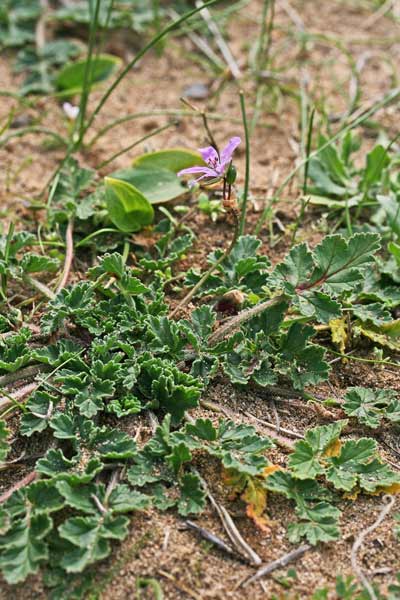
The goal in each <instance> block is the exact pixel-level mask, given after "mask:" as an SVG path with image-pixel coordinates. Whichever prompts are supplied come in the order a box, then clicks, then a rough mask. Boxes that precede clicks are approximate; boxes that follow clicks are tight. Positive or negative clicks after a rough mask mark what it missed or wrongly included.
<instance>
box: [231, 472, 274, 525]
mask: <svg viewBox="0 0 400 600" xmlns="http://www.w3.org/2000/svg"><path fill="white" fill-rule="evenodd" d="M280 468H281V467H279V466H278V465H268V466H267V467H265V469H264V470H263V473H262V475H261V476H260V477H250V476H248V475H243V474H242V473H238V472H237V471H235V470H234V469H224V470H223V474H222V479H223V482H224V483H225V484H226V485H228V486H229V487H230V488H232V491H233V493H234V496H233V497H236V496H237V495H238V494H239V493H242V495H241V496H240V497H241V499H242V500H243V502H245V503H246V505H247V506H246V514H247V516H248V517H249V518H250V519H252V520H253V521H254V523H255V524H256V525H257V527H258V528H259V529H261V530H262V531H264V532H268V531H269V528H268V523H269V521H268V519H266V518H265V517H263V513H264V511H265V508H266V506H267V490H266V489H265V487H264V479H266V478H267V477H269V475H272V473H275V471H279V470H280Z"/></svg>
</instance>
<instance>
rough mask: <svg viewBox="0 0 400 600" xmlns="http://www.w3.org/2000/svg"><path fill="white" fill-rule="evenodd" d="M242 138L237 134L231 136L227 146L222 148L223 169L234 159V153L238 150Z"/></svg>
mask: <svg viewBox="0 0 400 600" xmlns="http://www.w3.org/2000/svg"><path fill="white" fill-rule="evenodd" d="M241 141H242V140H241V139H240V137H238V136H235V137H233V138H231V139H230V140H229V142H228V143H227V145H226V146H225V148H224V149H223V150H222V152H221V167H222V170H223V169H224V168H225V167H226V165H227V164H228V163H229V162H231V159H232V154H233V153H234V151H235V150H236V148H237V147H238V146H239V144H240V142H241Z"/></svg>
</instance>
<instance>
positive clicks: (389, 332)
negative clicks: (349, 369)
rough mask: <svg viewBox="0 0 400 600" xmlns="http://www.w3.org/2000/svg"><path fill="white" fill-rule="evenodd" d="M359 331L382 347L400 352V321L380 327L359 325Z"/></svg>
mask: <svg viewBox="0 0 400 600" xmlns="http://www.w3.org/2000/svg"><path fill="white" fill-rule="evenodd" d="M357 331H358V332H359V333H361V334H362V335H364V336H365V337H367V338H369V339H370V340H372V341H373V342H375V343H377V344H380V345H381V346H385V347H386V348H390V350H394V351H396V352H399V351H400V319H397V320H396V321H391V322H390V323H383V324H382V325H380V326H379V327H377V326H374V325H368V326H364V325H359V326H358V327H357Z"/></svg>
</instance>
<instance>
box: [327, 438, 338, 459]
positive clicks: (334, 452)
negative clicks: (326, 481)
mask: <svg viewBox="0 0 400 600" xmlns="http://www.w3.org/2000/svg"><path fill="white" fill-rule="evenodd" d="M341 449H342V442H341V441H340V440H339V439H337V440H334V441H333V442H332V444H330V445H329V446H328V447H327V449H326V450H325V452H324V456H339V454H340V452H341Z"/></svg>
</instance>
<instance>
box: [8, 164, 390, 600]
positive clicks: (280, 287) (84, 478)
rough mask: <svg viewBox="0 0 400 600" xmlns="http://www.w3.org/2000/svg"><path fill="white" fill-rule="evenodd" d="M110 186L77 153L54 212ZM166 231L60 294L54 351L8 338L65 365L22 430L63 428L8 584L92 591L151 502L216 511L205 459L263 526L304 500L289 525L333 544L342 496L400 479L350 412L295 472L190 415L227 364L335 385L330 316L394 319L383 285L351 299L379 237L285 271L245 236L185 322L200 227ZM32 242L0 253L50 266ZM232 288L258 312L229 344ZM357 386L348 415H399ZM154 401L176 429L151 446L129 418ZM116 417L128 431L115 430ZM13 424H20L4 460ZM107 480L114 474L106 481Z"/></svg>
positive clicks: (307, 447) (292, 534) (22, 528)
mask: <svg viewBox="0 0 400 600" xmlns="http://www.w3.org/2000/svg"><path fill="white" fill-rule="evenodd" d="M92 182H93V173H92V172H91V171H89V170H85V169H81V168H80V167H79V165H78V164H77V163H75V162H73V161H70V162H68V163H66V165H65V166H64V170H63V171H62V172H61V173H60V176H59V179H58V183H57V185H56V187H55V188H54V195H53V202H54V204H53V206H52V208H51V210H52V211H53V212H52V213H51V214H52V215H53V222H57V223H59V224H61V226H64V224H65V222H66V221H67V220H69V219H71V218H75V219H77V222H78V223H79V221H80V217H79V210H80V209H79V207H80V205H81V204H80V200H81V199H80V196H81V195H82V193H84V192H86V191H87V190H88V188H89V186H90V185H91V184H92ZM120 184H121V185H129V184H125V183H124V182H122V181H119V182H118V185H120ZM90 218H92V217H90ZM93 218H94V216H93ZM157 232H158V233H160V234H161V237H160V238H159V239H158V241H157V243H156V247H155V253H157V254H156V256H155V255H154V254H152V255H150V254H147V255H145V256H139V257H138V260H137V262H136V263H135V265H134V266H133V267H131V266H129V263H128V261H127V260H126V259H125V257H123V256H121V255H120V254H119V253H117V252H107V253H105V254H103V255H102V256H101V257H99V258H98V259H97V262H96V264H95V265H94V266H93V267H91V268H90V269H89V271H88V277H87V280H86V281H81V282H78V283H76V284H74V285H72V286H70V287H67V288H64V289H62V290H61V291H60V292H59V293H58V294H57V295H56V297H55V298H54V299H53V300H51V301H49V302H48V304H47V306H46V307H45V309H44V310H43V314H42V317H41V327H42V333H43V334H44V335H52V336H53V340H56V341H54V342H53V343H49V344H47V345H44V346H43V347H38V346H37V344H32V343H31V342H30V332H29V331H28V329H24V328H20V329H19V330H17V331H16V332H14V333H12V334H9V333H7V335H6V336H3V337H2V340H1V345H0V367H1V369H2V371H3V372H4V373H7V372H12V371H15V370H18V369H20V368H21V367H22V366H24V365H27V364H33V365H39V366H40V365H43V368H44V369H46V370H48V372H47V373H46V376H45V377H42V376H40V378H39V379H38V388H37V390H36V391H35V392H34V393H32V394H31V396H30V397H29V398H28V399H27V402H26V404H25V410H24V413H23V415H22V417H21V421H20V429H19V434H20V435H23V436H25V437H28V438H32V437H33V439H35V436H41V439H43V440H52V443H51V444H50V446H49V447H48V450H47V452H46V453H45V455H44V456H42V457H41V458H39V460H38V461H37V462H36V465H35V467H34V468H35V472H36V473H37V474H38V477H40V479H39V480H38V481H37V482H35V483H33V484H31V485H29V486H28V487H27V488H25V489H24V490H23V491H19V492H16V493H14V494H13V495H12V496H11V498H10V499H9V500H8V501H7V502H6V503H5V504H4V506H3V507H2V509H1V511H0V529H1V530H2V531H4V534H2V538H1V541H0V565H1V569H2V571H3V573H4V576H5V577H6V579H7V581H10V582H19V581H22V580H24V579H25V577H26V576H28V575H29V574H30V573H35V572H37V571H38V570H39V569H42V568H43V567H45V566H46V568H47V569H48V571H47V575H46V578H47V581H48V582H49V585H50V586H51V587H54V594H56V591H57V590H58V591H57V593H60V594H61V597H62V593H63V592H62V590H63V589H65V578H68V581H69V582H70V589H71V590H83V589H85V585H84V583H83V582H82V580H81V579H80V578H79V574H80V573H82V572H85V573H87V572H88V571H87V569H88V568H89V567H90V566H91V565H93V564H94V563H96V562H97V561H99V560H103V559H104V558H105V557H106V556H108V555H109V553H110V552H111V548H112V544H113V543H116V542H118V541H121V540H123V539H124V538H125V536H126V535H127V531H128V529H127V528H128V523H129V518H128V517H127V516H126V515H127V514H128V513H131V512H134V511H136V510H146V509H147V508H148V507H149V506H150V505H152V506H154V507H155V508H156V509H158V510H169V509H172V508H174V509H175V510H177V512H178V513H179V514H180V515H182V516H187V515H190V514H197V513H200V512H202V511H203V510H204V507H205V503H206V493H205V490H204V486H203V483H202V480H201V478H200V476H199V474H198V473H197V472H196V471H194V470H193V462H194V461H196V460H197V458H198V457H204V456H206V457H207V459H208V460H210V461H215V463H216V464H218V465H220V467H221V468H222V469H223V474H224V479H223V480H224V481H225V483H227V485H231V486H232V487H233V488H234V489H235V490H236V491H238V490H239V492H240V493H241V494H242V499H243V500H245V501H246V502H247V504H248V514H249V515H250V516H253V517H254V518H255V521H256V522H258V523H259V524H261V523H262V513H263V511H264V510H265V508H266V495H267V492H268V493H270V494H271V495H273V494H279V495H283V496H284V497H285V498H287V499H288V500H289V501H290V502H293V503H294V506H295V509H294V513H295V515H296V517H297V521H294V522H292V523H290V524H289V526H288V535H289V539H290V540H291V541H293V542H297V541H298V540H299V539H301V538H306V539H307V540H308V541H309V542H310V543H311V544H317V543H320V542H329V541H332V540H334V539H337V538H338V537H339V535H340V529H339V517H340V511H339V509H338V508H337V507H336V506H335V502H336V500H337V498H338V494H339V493H340V492H346V493H351V494H354V495H356V494H357V493H359V492H365V493H379V492H381V491H382V492H383V491H384V490H385V489H387V487H388V486H391V485H392V484H397V483H398V476H397V474H396V473H394V472H392V471H391V469H390V468H389V467H388V465H386V464H385V463H383V462H382V461H381V460H380V459H379V457H378V456H377V446H376V442H374V440H372V439H369V438H362V439H361V440H347V441H346V442H343V443H342V442H341V441H340V435H341V432H342V430H343V428H344V426H345V425H346V421H339V422H337V423H334V424H332V425H328V426H324V427H316V428H314V429H311V430H309V431H308V432H307V433H306V435H305V437H304V440H300V441H298V442H296V444H295V448H294V451H293V452H292V454H291V455H290V457H289V460H288V468H287V469H286V470H285V471H276V466H275V465H273V464H271V462H270V460H269V457H268V455H267V453H268V452H269V451H270V449H271V448H272V446H273V442H272V440H270V439H268V438H262V437H260V436H258V435H257V434H256V432H255V431H254V429H253V428H252V427H250V426H247V425H241V424H236V423H234V422H232V421H221V422H220V423H219V424H218V425H217V426H216V425H214V424H213V423H212V422H211V421H210V420H208V419H197V420H196V421H192V420H191V419H190V417H188V421H189V422H187V423H186V424H184V425H181V422H182V420H183V418H184V417H185V415H187V413H188V411H190V410H191V409H193V408H196V407H197V406H198V403H199V400H200V397H201V394H202V393H203V391H204V390H205V389H206V387H207V386H208V385H210V384H211V383H212V381H213V379H214V378H215V376H216V374H217V373H221V372H222V373H224V374H225V375H226V376H227V377H228V378H229V379H230V381H231V382H232V383H234V384H241V385H243V384H246V383H247V382H249V381H251V382H253V384H256V385H260V386H266V387H268V386H269V385H273V384H275V383H277V382H280V381H286V382H290V384H291V385H292V386H293V387H295V388H297V389H301V390H302V389H304V387H306V386H308V385H315V384H317V383H318V382H320V381H323V380H325V379H326V378H327V376H328V372H329V366H328V364H327V362H326V360H325V350H324V348H323V347H322V346H320V345H319V344H317V343H315V340H314V338H315V336H316V331H317V330H316V327H315V325H316V324H317V323H320V322H329V321H330V320H331V319H332V318H336V317H337V316H338V315H341V314H342V309H343V308H345V309H346V310H347V311H348V312H349V314H350V318H352V319H354V323H355V324H357V323H364V322H365V323H370V322H372V321H373V322H375V323H378V322H379V323H380V322H381V321H383V322H385V323H392V321H391V320H390V318H391V317H390V313H389V311H388V310H387V309H381V308H380V307H379V305H378V303H379V301H378V300H377V299H376V297H375V296H373V294H371V296H370V297H366V296H365V295H364V296H363V297H362V298H360V301H359V302H358V303H357V302H355V303H354V309H353V312H350V311H349V305H350V304H351V303H352V298H353V295H354V294H355V293H356V292H355V286H357V287H356V289H357V290H359V289H361V287H362V284H363V279H364V278H365V273H366V270H367V269H370V268H371V266H372V265H373V264H374V256H373V255H374V252H375V251H376V250H377V248H378V238H377V236H376V235H374V234H357V235H355V236H353V237H352V238H350V239H349V240H348V241H345V240H344V239H343V238H342V237H341V236H330V237H328V238H326V239H325V240H323V241H322V242H321V243H320V244H319V245H318V246H317V247H316V248H315V249H314V251H311V250H309V249H308V247H307V246H305V245H304V244H301V245H299V246H296V247H294V248H293V249H292V250H291V252H290V253H289V254H288V256H287V257H286V258H285V259H284V260H283V261H282V262H281V263H280V264H278V265H276V266H275V267H274V268H272V267H271V265H270V262H269V260H268V259H267V257H265V256H262V255H259V254H258V252H259V248H260V242H259V240H257V239H256V238H255V237H253V236H243V237H241V238H239V240H238V242H237V244H236V246H235V247H234V249H233V252H232V254H231V255H230V256H229V258H228V259H226V260H225V261H224V262H223V263H222V265H221V267H220V268H219V269H218V270H217V271H216V273H215V274H214V275H213V276H212V277H211V278H210V279H209V281H208V283H207V285H206V286H205V289H204V290H203V291H202V292H201V293H207V295H208V296H209V298H210V302H209V303H204V304H202V305H200V306H197V307H196V308H195V309H194V310H192V312H191V314H190V315H189V316H188V318H185V319H180V320H177V321H175V320H172V319H170V318H169V317H168V316H167V315H168V311H169V306H168V304H167V303H166V301H165V298H164V292H163V286H164V285H165V284H166V283H167V282H169V281H171V279H172V270H171V269H172V265H173V264H174V263H175V262H176V261H177V260H179V258H181V257H182V256H184V254H185V252H186V251H187V249H188V248H189V247H190V245H191V244H192V241H193V235H192V234H191V233H190V232H187V230H184V231H182V229H180V228H179V225H178V224H176V223H174V221H173V219H172V218H170V219H168V220H164V221H161V222H160V223H159V224H158V226H157ZM32 243H33V239H32V237H31V236H29V235H27V234H15V235H14V234H13V233H12V232H11V233H10V234H9V235H8V236H4V237H3V238H2V240H1V243H0V250H1V251H2V252H3V255H2V256H3V257H4V260H5V261H6V264H9V263H10V261H11V262H12V261H13V260H14V259H15V261H16V263H15V264H17V265H19V264H23V265H24V268H25V269H26V270H27V271H30V272H34V271H35V269H37V268H39V267H45V268H46V270H50V269H51V265H50V264H47V263H45V262H44V261H42V259H41V257H40V260H39V259H37V258H32V256H31V255H30V254H29V253H27V252H25V250H26V248H27V247H29V245H31V244H32ZM22 252H25V255H24V257H22V258H21V259H19V258H18V256H17V255H18V253H21V254H22ZM219 256H220V254H219V252H218V251H217V252H216V253H214V254H213V255H211V256H210V257H209V261H210V263H211V264H213V263H215V261H216V260H218V258H219ZM15 257H17V258H15ZM18 268H22V267H19V266H18ZM199 276H200V275H199V274H197V275H195V274H194V272H193V271H192V272H191V273H189V275H188V280H189V279H190V278H192V280H193V281H192V284H193V283H195V281H196V277H199ZM351 281H353V282H356V283H355V284H354V283H353V284H351ZM232 290H239V291H240V292H242V294H243V298H244V300H243V312H242V313H241V314H239V321H235V319H236V318H237V317H235V316H233V318H232V329H231V330H230V329H229V328H228V329H227V330H226V335H224V336H221V337H219V338H216V337H215V333H216V331H218V329H217V328H218V322H217V319H218V312H217V311H216V310H215V309H214V308H213V306H212V303H213V302H214V301H215V300H217V306H218V300H219V297H220V295H221V294H225V293H226V292H229V291H232ZM263 302H266V305H265V306H263V305H262V303H263ZM305 318H307V319H308V324H305V323H304V320H305ZM4 326H5V327H6V322H5V324H4ZM349 395H350V396H349V398H347V400H346V402H349V401H350V400H352V401H353V406H352V407H349V406H348V405H347V406H346V408H345V409H346V410H349V411H356V412H357V411H358V412H360V411H361V410H362V411H363V412H364V413H365V414H367V415H370V412H371V411H373V412H374V415H376V411H378V410H379V411H380V412H379V416H380V417H381V416H386V417H387V418H389V417H388V415H389V414H390V415H391V418H392V420H393V421H396V420H397V417H396V413H397V412H398V408H397V404H395V399H394V397H389V396H388V395H385V397H384V398H383V396H381V397H380V398H379V401H378V400H377V401H375V400H374V401H371V400H370V399H369V398H364V397H362V398H360V399H359V401H358V399H356V400H355V399H354V397H353V396H352V395H351V390H349ZM354 402H355V404H354ZM357 402H358V404H357ZM396 402H397V401H396ZM383 403H386V404H385V405H384V406H383ZM367 404H368V407H367V406H366V405H367ZM372 404H373V406H371V405H372ZM149 410H151V411H154V412H155V416H154V418H162V419H163V420H162V424H161V425H159V426H158V427H157V429H156V431H155V433H154V434H153V435H152V436H151V437H149V438H147V440H146V442H145V443H144V445H142V444H139V446H140V447H137V446H136V443H135V441H134V439H133V438H132V437H131V436H130V435H128V434H127V433H124V431H122V430H121V428H120V427H119V426H118V425H117V426H115V423H118V419H129V423H135V419H136V416H135V415H137V414H139V413H141V412H143V411H149ZM110 416H111V418H112V420H113V421H112V422H113V424H114V426H113V427H111V426H110V425H106V424H104V423H105V419H107V421H108V422H109V419H110ZM368 418H371V417H370V416H368ZM107 421H106V422H107ZM124 430H125V428H124ZM129 431H131V429H130V428H129ZM7 436H8V434H7V431H6V429H5V427H4V426H2V429H1V430H0V437H1V440H0V448H1V453H2V459H4V458H5V457H6V453H7V450H8V449H7V444H6V442H7V441H8V440H7V439H6V438H7ZM46 443H47V441H46ZM121 465H123V466H124V467H126V476H123V477H122V478H121V481H120V482H118V483H116V481H114V478H112V477H111V479H110V478H109V477H107V473H109V472H110V471H114V470H115V469H118V468H120V466H121ZM274 471H275V472H274ZM107 480H109V484H108V485H107V483H105V484H103V483H102V481H105V482H107ZM334 490H336V492H335V491H334ZM270 494H269V495H270ZM53 513H54V514H53ZM257 519H258V521H257ZM63 585H64V588H63ZM74 593H75V591H74ZM76 593H78V591H76ZM55 597H57V596H55Z"/></svg>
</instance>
